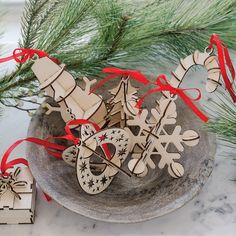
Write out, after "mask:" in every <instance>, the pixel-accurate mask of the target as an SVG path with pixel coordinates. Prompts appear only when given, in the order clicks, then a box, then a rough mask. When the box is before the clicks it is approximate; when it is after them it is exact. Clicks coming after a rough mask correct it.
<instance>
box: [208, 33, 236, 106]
mask: <svg viewBox="0 0 236 236" xmlns="http://www.w3.org/2000/svg"><path fill="white" fill-rule="evenodd" d="M214 45H216V47H217V51H218V60H219V64H220V70H221V73H222V77H223V80H224V83H225V89H226V90H228V92H229V94H230V96H231V97H232V99H233V101H234V102H236V94H235V91H234V89H233V83H234V79H235V70H234V66H233V64H232V61H231V58H230V56H229V51H228V49H227V47H226V46H225V45H224V44H223V43H222V42H221V40H220V38H219V36H218V35H216V34H212V36H211V38H210V44H209V46H208V48H209V49H212V48H213V46H214ZM226 66H227V67H228V69H229V71H230V74H231V77H232V81H230V79H229V77H228V74H227V70H226Z"/></svg>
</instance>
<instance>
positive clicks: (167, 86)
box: [136, 75, 208, 122]
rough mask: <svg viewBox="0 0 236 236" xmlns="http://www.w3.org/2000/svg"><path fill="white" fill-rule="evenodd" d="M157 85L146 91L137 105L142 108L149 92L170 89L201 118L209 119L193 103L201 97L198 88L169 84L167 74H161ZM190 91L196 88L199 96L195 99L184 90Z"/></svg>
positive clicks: (205, 120)
mask: <svg viewBox="0 0 236 236" xmlns="http://www.w3.org/2000/svg"><path fill="white" fill-rule="evenodd" d="M155 85H156V86H157V88H154V89H151V90H150V91H148V92H147V93H145V94H144V95H143V96H142V97H141V98H140V99H139V101H138V102H137V104H136V107H137V108H139V109H140V107H141V105H142V103H143V101H144V99H145V97H146V96H148V95H149V94H152V93H154V92H160V91H169V92H170V94H174V95H179V96H180V97H181V98H182V99H183V101H184V102H185V103H186V104H187V105H188V106H189V107H190V108H191V110H192V111H193V112H194V113H195V114H196V115H197V116H199V118H200V119H202V120H203V121H204V122H207V121H208V117H207V116H205V115H204V114H203V113H202V112H201V111H200V110H199V109H198V108H197V107H196V106H195V105H194V103H193V101H198V100H199V99H200V98H201V92H200V90H199V89H197V88H189V89H181V88H174V87H172V86H171V85H170V84H168V82H167V79H166V76H165V75H159V76H158V77H157V79H156V82H155ZM187 90H188V91H190V90H194V91H197V92H198V96H197V97H196V98H194V99H192V98H190V97H189V96H188V95H187V94H185V92H184V91H187Z"/></svg>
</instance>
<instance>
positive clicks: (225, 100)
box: [207, 91, 236, 144]
mask: <svg viewBox="0 0 236 236" xmlns="http://www.w3.org/2000/svg"><path fill="white" fill-rule="evenodd" d="M208 109H209V110H210V111H212V117H211V118H212V121H210V122H209V123H208V125H207V127H208V128H209V129H210V130H211V131H213V132H215V133H217V134H218V136H219V138H220V139H222V140H224V141H226V142H228V143H232V144H236V106H235V104H234V103H233V102H232V99H231V98H230V97H229V95H226V92H225V91H224V92H219V94H218V100H217V101H211V102H210V105H209V106H208Z"/></svg>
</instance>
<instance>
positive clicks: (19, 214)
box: [0, 167, 36, 224]
mask: <svg viewBox="0 0 236 236" xmlns="http://www.w3.org/2000/svg"><path fill="white" fill-rule="evenodd" d="M35 198H36V183H35V180H34V178H33V176H32V174H31V173H30V170H29V168H27V167H23V168H20V167H14V169H11V173H10V174H9V176H0V224H31V223H34V211H35Z"/></svg>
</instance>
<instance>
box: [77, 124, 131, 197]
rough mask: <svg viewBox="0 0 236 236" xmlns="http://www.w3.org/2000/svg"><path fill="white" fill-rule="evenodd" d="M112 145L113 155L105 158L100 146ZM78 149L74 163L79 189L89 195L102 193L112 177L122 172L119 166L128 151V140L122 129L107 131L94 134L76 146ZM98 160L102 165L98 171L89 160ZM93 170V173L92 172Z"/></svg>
mask: <svg viewBox="0 0 236 236" xmlns="http://www.w3.org/2000/svg"><path fill="white" fill-rule="evenodd" d="M108 144H110V145H112V147H113V148H112V149H111V148H109V150H114V153H111V156H110V158H108V157H107V155H106V153H105V152H104V148H102V146H104V145H107V147H108ZM77 148H78V149H79V152H78V158H77V163H76V168H77V177H78V181H79V184H80V186H81V188H82V189H83V190H84V191H85V192H87V193H89V194H97V193H100V192H102V191H104V190H105V189H106V188H107V187H108V186H109V185H110V183H111V181H112V179H113V177H114V176H115V175H116V174H117V173H118V172H119V171H121V172H123V173H126V172H124V170H122V169H121V165H122V163H123V162H124V160H125V159H126V158H127V156H128V154H129V151H130V139H129V135H128V134H127V132H125V131H124V130H123V129H119V128H114V129H107V130H103V131H100V132H98V133H95V134H94V135H92V136H91V137H89V138H87V139H86V140H84V141H81V143H80V144H78V145H77ZM92 157H96V158H98V159H100V160H101V161H102V162H101V163H102V164H103V165H104V164H105V165H104V168H103V169H100V171H99V170H98V169H97V168H95V169H94V168H93V165H91V164H94V163H91V158H92ZM92 170H93V171H92ZM95 172H96V173H95Z"/></svg>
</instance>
